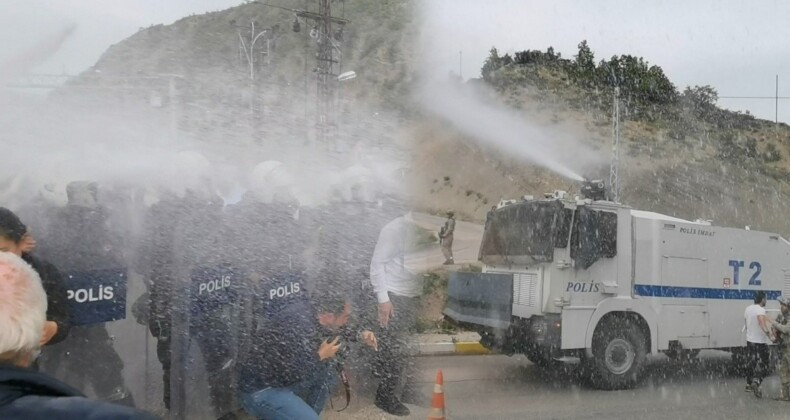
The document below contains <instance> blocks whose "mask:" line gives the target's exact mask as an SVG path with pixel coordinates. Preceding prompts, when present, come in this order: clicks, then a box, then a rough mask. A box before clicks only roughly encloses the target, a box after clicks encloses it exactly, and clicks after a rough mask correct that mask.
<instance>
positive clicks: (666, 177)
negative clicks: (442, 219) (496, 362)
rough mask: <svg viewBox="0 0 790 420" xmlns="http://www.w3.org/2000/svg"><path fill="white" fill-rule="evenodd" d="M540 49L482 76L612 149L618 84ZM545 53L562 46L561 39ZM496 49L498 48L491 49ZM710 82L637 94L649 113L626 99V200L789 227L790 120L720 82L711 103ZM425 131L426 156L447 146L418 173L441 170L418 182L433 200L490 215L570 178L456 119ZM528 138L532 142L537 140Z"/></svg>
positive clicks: (531, 111)
mask: <svg viewBox="0 0 790 420" xmlns="http://www.w3.org/2000/svg"><path fill="white" fill-rule="evenodd" d="M585 46H586V43H585ZM529 53H532V57H534V56H535V55H536V52H534V51H533V52H529V51H526V52H523V53H520V54H519V53H517V54H516V55H517V56H519V55H521V57H522V61H521V62H517V61H516V60H513V59H510V58H509V56H505V57H506V58H505V59H504V60H502V61H503V62H500V63H499V65H497V66H494V67H495V68H492V66H490V65H489V63H490V61H491V60H490V59H489V61H488V62H487V63H486V64H485V65H484V67H483V74H484V81H482V83H483V84H484V85H485V86H486V87H488V88H490V91H491V93H490V95H492V96H493V97H495V98H496V100H498V101H500V102H502V103H504V104H507V105H508V106H510V107H512V108H514V109H518V110H519V111H520V112H522V113H523V115H524V116H525V117H527V116H529V117H530V119H531V120H533V121H538V122H539V124H542V125H544V126H546V127H554V128H555V129H557V130H559V131H562V132H569V133H574V135H576V136H578V137H579V138H580V139H583V141H584V142H585V143H586V144H588V145H590V146H591V147H593V148H594V149H599V150H601V153H602V154H607V155H608V154H609V153H610V152H609V150H610V148H611V146H610V144H611V139H612V122H611V121H612V120H611V115H612V114H611V112H612V111H611V109H612V108H611V104H612V101H611V99H608V98H610V97H611V96H610V95H611V92H612V91H611V90H609V91H608V92H607V91H606V90H605V87H600V86H590V85H588V86H585V82H586V80H578V79H577V80H573V77H574V76H573V75H572V74H571V73H572V72H573V70H574V67H575V65H576V63H575V61H574V60H564V59H561V58H559V57H557V56H556V55H553V57H555V59H554V60H546V61H540V60H533V61H529V60H524V59H523V57H524V55H527V54H529ZM537 53H538V54H540V55H541V56H543V57H545V56H546V55H547V54H553V52H551V50H549V53H540V52H537ZM496 54H497V53H496V51H495V50H493V51H492V56H496ZM640 60H641V59H640ZM604 64H605V61H604ZM599 66H600V65H599ZM593 68H594V69H595V68H596V67H595V66H594V67H593ZM645 68H646V69H648V70H649V69H650V67H648V66H645ZM653 71H655V70H653ZM591 85H592V84H591ZM670 86H671V85H670ZM708 89H711V88H710V87H702V88H700V87H695V88H690V89H686V90H685V91H684V92H683V93H677V92H675V93H674V95H675V97H674V98H672V99H670V100H667V101H665V102H663V103H661V102H660V101H659V103H650V101H649V100H647V101H644V100H643V101H642V102H643V103H637V102H638V100H642V99H644V98H643V97H641V98H637V99H634V100H632V102H630V104H631V106H632V108H637V106H641V109H642V110H643V112H635V111H632V112H630V113H629V112H628V104H629V102H628V98H626V99H623V102H624V103H626V105H624V108H625V111H624V112H623V113H624V121H623V123H622V126H621V143H622V145H621V169H620V176H621V179H622V180H621V186H622V189H623V201H624V202H625V203H627V204H629V205H632V206H634V207H637V208H644V209H651V210H655V211H659V212H664V213H667V214H671V215H675V216H678V217H684V218H689V219H697V218H701V219H710V220H714V222H716V223H718V224H723V225H730V226H745V225H751V226H752V228H759V229H765V230H772V231H779V232H781V233H783V234H784V235H785V236H790V220H788V219H787V218H786V217H785V215H784V213H785V211H784V208H785V207H786V206H787V204H788V203H790V174H789V171H790V127H788V126H787V125H786V124H779V126H778V127H777V126H775V125H774V123H773V122H771V121H765V120H760V119H757V118H754V117H752V116H751V115H748V114H741V113H736V112H731V111H727V110H723V109H720V108H718V107H716V106H715V90H712V89H711V90H712V96H713V97H712V98H705V99H706V101H703V103H694V102H693V101H691V99H692V98H693V99H697V98H694V95H698V94H699V93H700V92H707V91H708ZM672 90H674V87H673V88H672ZM626 95H627V93H626ZM626 95H624V96H626ZM621 98H622V97H621ZM607 99H608V102H607ZM698 102H699V101H698ZM416 133H417V135H418V136H419V137H421V138H424V139H432V140H433V141H431V142H429V143H428V144H426V143H424V142H417V143H416V144H418V145H421V147H422V148H423V149H422V150H423V152H422V153H418V154H417V155H418V156H439V157H438V160H433V159H431V158H424V159H419V158H418V159H417V161H416V163H415V165H416V167H415V172H416V173H419V174H420V177H422V178H423V179H427V180H431V181H430V182H428V183H425V182H423V183H415V184H414V185H416V186H417V187H416V188H418V189H420V191H421V195H422V196H423V197H428V199H427V200H426V202H427V204H428V205H429V207H431V208H434V209H439V208H446V207H455V208H460V209H462V210H463V211H464V212H465V213H466V216H467V217H473V218H477V219H478V220H481V219H482V218H483V217H484V214H485V211H487V209H488V208H489V207H490V204H491V203H495V202H497V201H498V200H499V199H500V198H508V197H509V198H515V197H520V196H521V195H524V194H535V195H538V194H541V193H543V192H549V191H551V190H553V189H566V190H567V189H569V188H568V187H569V185H568V184H569V183H568V181H566V180H563V179H560V178H558V177H556V176H554V175H552V174H550V173H548V172H547V171H545V170H542V169H540V168H534V167H529V166H525V165H523V164H520V163H518V162H512V161H510V159H509V158H508V157H507V156H506V155H505V154H502V153H499V154H497V153H495V152H494V153H492V152H491V151H490V150H486V151H483V150H482V149H480V148H479V146H477V145H476V144H475V143H474V142H472V141H470V139H468V138H465V137H464V136H463V135H461V134H459V133H457V132H453V131H452V128H451V127H447V126H442V125H441V124H437V123H426V124H424V125H422V126H420V127H419V128H417V129H416ZM458 144H464V145H465V147H458ZM524 147H529V140H528V139H525V145H524ZM458 168H464V169H466V170H464V171H459V170H458ZM469 168H473V169H469ZM608 173H609V171H608V167H605V166H602V167H601V168H600V171H599V172H596V173H593V174H589V176H591V177H600V178H604V179H607V180H608ZM572 189H573V188H571V190H572Z"/></svg>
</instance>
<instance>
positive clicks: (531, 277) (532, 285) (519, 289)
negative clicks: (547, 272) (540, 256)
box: [513, 273, 538, 307]
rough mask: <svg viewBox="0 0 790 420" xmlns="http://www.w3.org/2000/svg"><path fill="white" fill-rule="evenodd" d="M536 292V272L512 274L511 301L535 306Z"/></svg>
mask: <svg viewBox="0 0 790 420" xmlns="http://www.w3.org/2000/svg"><path fill="white" fill-rule="evenodd" d="M537 294H538V274H537V273H519V274H513V303H514V304H516V305H523V306H529V307H535V304H536V302H537Z"/></svg>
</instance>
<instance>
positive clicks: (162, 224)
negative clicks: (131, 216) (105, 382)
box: [138, 191, 238, 418]
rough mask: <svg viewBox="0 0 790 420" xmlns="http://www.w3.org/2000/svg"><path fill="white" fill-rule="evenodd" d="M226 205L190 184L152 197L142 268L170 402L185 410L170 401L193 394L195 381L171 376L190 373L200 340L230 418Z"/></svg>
mask: <svg viewBox="0 0 790 420" xmlns="http://www.w3.org/2000/svg"><path fill="white" fill-rule="evenodd" d="M222 208H223V202H222V199H221V198H220V197H219V196H216V195H213V194H198V193H196V192H191V191H190V192H187V193H186V194H185V195H184V196H183V197H177V196H175V195H168V196H166V197H164V198H163V199H162V200H161V201H160V202H158V203H156V204H154V205H153V206H152V207H151V209H150V211H149V213H148V216H147V218H146V226H145V228H144V232H145V234H144V236H143V238H144V241H143V243H142V244H141V246H140V250H139V258H140V261H138V270H139V271H140V272H141V274H143V275H144V276H145V278H146V280H147V283H148V303H149V305H148V307H149V308H148V309H149V310H148V313H147V314H146V315H147V317H146V318H147V319H145V321H146V322H147V324H148V328H149V330H150V331H151V334H152V335H153V336H154V337H155V338H156V339H157V356H158V358H159V361H160V362H161V363H162V370H163V377H162V378H163V382H164V394H163V400H164V403H165V407H166V408H168V409H181V408H178V407H176V406H175V404H173V405H172V406H171V403H172V402H173V401H175V400H176V398H178V400H179V402H178V403H179V404H180V403H182V402H183V401H185V400H186V398H187V389H186V387H188V386H190V385H189V383H187V382H186V380H181V381H180V382H182V383H180V384H179V383H175V381H173V383H171V379H172V377H175V378H178V377H184V375H183V372H185V371H186V370H187V369H189V368H190V367H189V366H188V364H189V363H190V362H189V361H188V360H186V359H185V356H186V354H187V353H188V352H189V348H190V345H191V343H192V342H195V343H196V344H197V345H198V346H199V347H200V351H201V354H202V356H203V360H204V361H205V363H206V365H205V369H206V373H207V375H208V378H209V391H210V394H211V404H212V405H213V408H214V410H215V412H216V413H217V415H218V416H220V417H221V418H222V416H225V417H224V418H232V415H233V414H232V413H229V411H230V410H232V409H233V406H234V401H233V397H234V396H235V391H234V389H233V386H234V385H235V383H234V381H233V379H232V374H233V370H234V365H235V358H236V353H237V351H238V349H237V348H236V339H235V338H234V334H233V330H232V328H231V327H233V326H236V325H237V324H238V322H237V311H238V305H236V302H237V300H238V298H237V286H238V285H237V281H236V278H235V277H236V274H235V272H234V270H233V269H232V267H230V266H229V264H228V259H227V258H226V255H227V253H225V252H224V249H225V247H224V246H223V243H224V242H223V241H224V238H223V236H222ZM174 373H175V375H174ZM173 392H178V394H175V395H172V393H173Z"/></svg>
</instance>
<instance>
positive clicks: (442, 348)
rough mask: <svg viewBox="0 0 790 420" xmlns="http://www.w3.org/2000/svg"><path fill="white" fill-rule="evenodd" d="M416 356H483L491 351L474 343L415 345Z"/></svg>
mask: <svg viewBox="0 0 790 420" xmlns="http://www.w3.org/2000/svg"><path fill="white" fill-rule="evenodd" d="M417 347H418V348H417V355H418V356H449V355H464V356H473V355H483V354H491V350H488V349H487V348H485V347H483V345H482V344H480V343H478V342H474V341H462V342H455V343H453V342H442V343H417Z"/></svg>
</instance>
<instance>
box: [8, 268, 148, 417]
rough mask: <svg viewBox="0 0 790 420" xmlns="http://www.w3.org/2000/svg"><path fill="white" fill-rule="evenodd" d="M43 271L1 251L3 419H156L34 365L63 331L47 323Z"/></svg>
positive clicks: (53, 324)
mask: <svg viewBox="0 0 790 420" xmlns="http://www.w3.org/2000/svg"><path fill="white" fill-rule="evenodd" d="M46 313H47V296H46V294H45V293H44V288H43V286H42V285H41V279H40V278H39V276H38V274H37V273H36V272H35V271H34V270H33V268H32V267H30V266H29V265H28V264H27V263H25V262H24V261H23V260H22V259H21V258H19V257H17V256H16V255H14V254H11V253H9V252H0V418H2V419H33V420H35V419H42V420H43V419H47V420H50V419H86V418H95V419H99V418H101V419H155V418H157V417H155V416H153V415H151V414H148V413H145V412H143V411H139V410H135V409H133V408H129V407H124V406H120V405H114V404H110V403H105V402H100V401H93V400H89V399H88V398H85V397H84V396H83V395H82V394H80V392H79V391H77V390H76V389H74V388H72V387H70V386H68V385H66V384H64V383H62V382H59V381H57V380H55V379H53V378H50V377H49V376H46V375H44V374H43V373H40V372H37V371H34V370H31V369H29V367H30V365H31V364H32V363H33V361H34V360H35V359H36V357H37V356H38V354H39V352H40V349H41V346H43V345H44V344H46V343H47V341H49V339H51V338H52V337H53V336H54V335H55V333H56V332H57V329H58V327H57V324H56V323H54V322H52V321H47V319H46Z"/></svg>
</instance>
